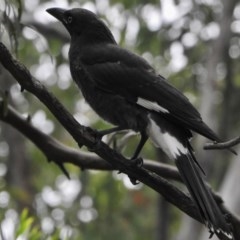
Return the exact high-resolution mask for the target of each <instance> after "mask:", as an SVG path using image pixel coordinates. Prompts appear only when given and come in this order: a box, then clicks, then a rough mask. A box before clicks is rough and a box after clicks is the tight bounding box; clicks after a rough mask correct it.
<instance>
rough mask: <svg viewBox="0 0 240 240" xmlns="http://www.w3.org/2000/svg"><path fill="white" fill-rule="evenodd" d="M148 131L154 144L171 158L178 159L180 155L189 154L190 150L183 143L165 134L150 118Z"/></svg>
mask: <svg viewBox="0 0 240 240" xmlns="http://www.w3.org/2000/svg"><path fill="white" fill-rule="evenodd" d="M147 131H148V135H149V137H150V139H151V140H152V142H153V144H154V145H155V146H156V147H158V148H161V149H162V150H163V151H164V152H165V153H166V154H167V155H168V157H169V158H171V159H176V158H177V156H179V155H180V154H187V153H188V149H187V148H186V147H184V146H183V145H182V143H180V142H179V141H178V140H177V139H176V138H175V137H174V136H172V135H170V134H169V133H167V132H164V133H163V132H162V130H161V128H160V127H159V126H158V125H157V124H156V122H155V121H154V120H153V119H151V118H150V117H149V124H148V127H147Z"/></svg>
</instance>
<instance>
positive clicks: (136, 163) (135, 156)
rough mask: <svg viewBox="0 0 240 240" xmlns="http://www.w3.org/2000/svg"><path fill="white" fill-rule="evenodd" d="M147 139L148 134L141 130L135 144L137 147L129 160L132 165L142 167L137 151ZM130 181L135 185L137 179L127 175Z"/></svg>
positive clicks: (138, 151)
mask: <svg viewBox="0 0 240 240" xmlns="http://www.w3.org/2000/svg"><path fill="white" fill-rule="evenodd" d="M147 139H148V136H147V134H146V133H145V132H141V139H140V142H139V143H138V145H137V148H136V150H135V152H134V154H133V156H132V157H131V162H132V165H133V166H137V167H142V165H143V159H142V158H141V157H138V155H139V153H140V152H141V150H142V148H143V146H144V144H145V143H146V141H147ZM128 177H129V179H130V181H131V183H132V184H133V185H136V184H138V183H139V182H138V181H137V179H135V178H133V177H130V176H128Z"/></svg>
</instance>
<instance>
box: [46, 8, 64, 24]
mask: <svg viewBox="0 0 240 240" xmlns="http://www.w3.org/2000/svg"><path fill="white" fill-rule="evenodd" d="M46 11H47V12H48V13H49V14H51V15H52V16H53V17H55V18H56V19H58V20H59V21H61V22H63V21H64V13H65V11H66V10H65V9H63V8H48V9H47V10H46Z"/></svg>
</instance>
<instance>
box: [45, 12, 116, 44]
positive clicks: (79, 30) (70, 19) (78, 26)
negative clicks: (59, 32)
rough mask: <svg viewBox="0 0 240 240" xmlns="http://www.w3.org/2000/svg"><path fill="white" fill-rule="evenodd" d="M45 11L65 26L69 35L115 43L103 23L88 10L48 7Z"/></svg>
mask: <svg viewBox="0 0 240 240" xmlns="http://www.w3.org/2000/svg"><path fill="white" fill-rule="evenodd" d="M46 11H47V12H48V13H49V14H51V15H52V16H53V17H55V18H56V19H58V20H59V21H60V22H61V23H62V24H63V25H64V26H65V27H66V29H67V30H68V32H69V34H70V35H71V37H82V38H85V40H87V41H90V42H91V41H96V40H97V41H104V42H110V43H116V42H115V40H114V37H113V35H112V33H111V32H110V30H109V29H108V27H107V26H106V25H105V23H104V22H103V21H102V20H100V19H99V18H98V17H97V16H96V14H94V13H93V12H91V11H89V10H86V9H83V8H73V9H70V10H66V9H62V8H49V9H47V10H46Z"/></svg>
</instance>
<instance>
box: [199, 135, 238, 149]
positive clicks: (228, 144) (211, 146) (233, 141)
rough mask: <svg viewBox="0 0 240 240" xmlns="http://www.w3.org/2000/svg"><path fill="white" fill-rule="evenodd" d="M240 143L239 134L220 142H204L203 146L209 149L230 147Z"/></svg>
mask: <svg viewBox="0 0 240 240" xmlns="http://www.w3.org/2000/svg"><path fill="white" fill-rule="evenodd" d="M239 143H240V136H239V137H236V138H233V139H231V140H229V141H226V142H221V143H214V142H212V143H206V144H205V146H204V147H203V148H204V149H205V150H210V149H230V148H231V147H234V146H236V145H237V144H239Z"/></svg>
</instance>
